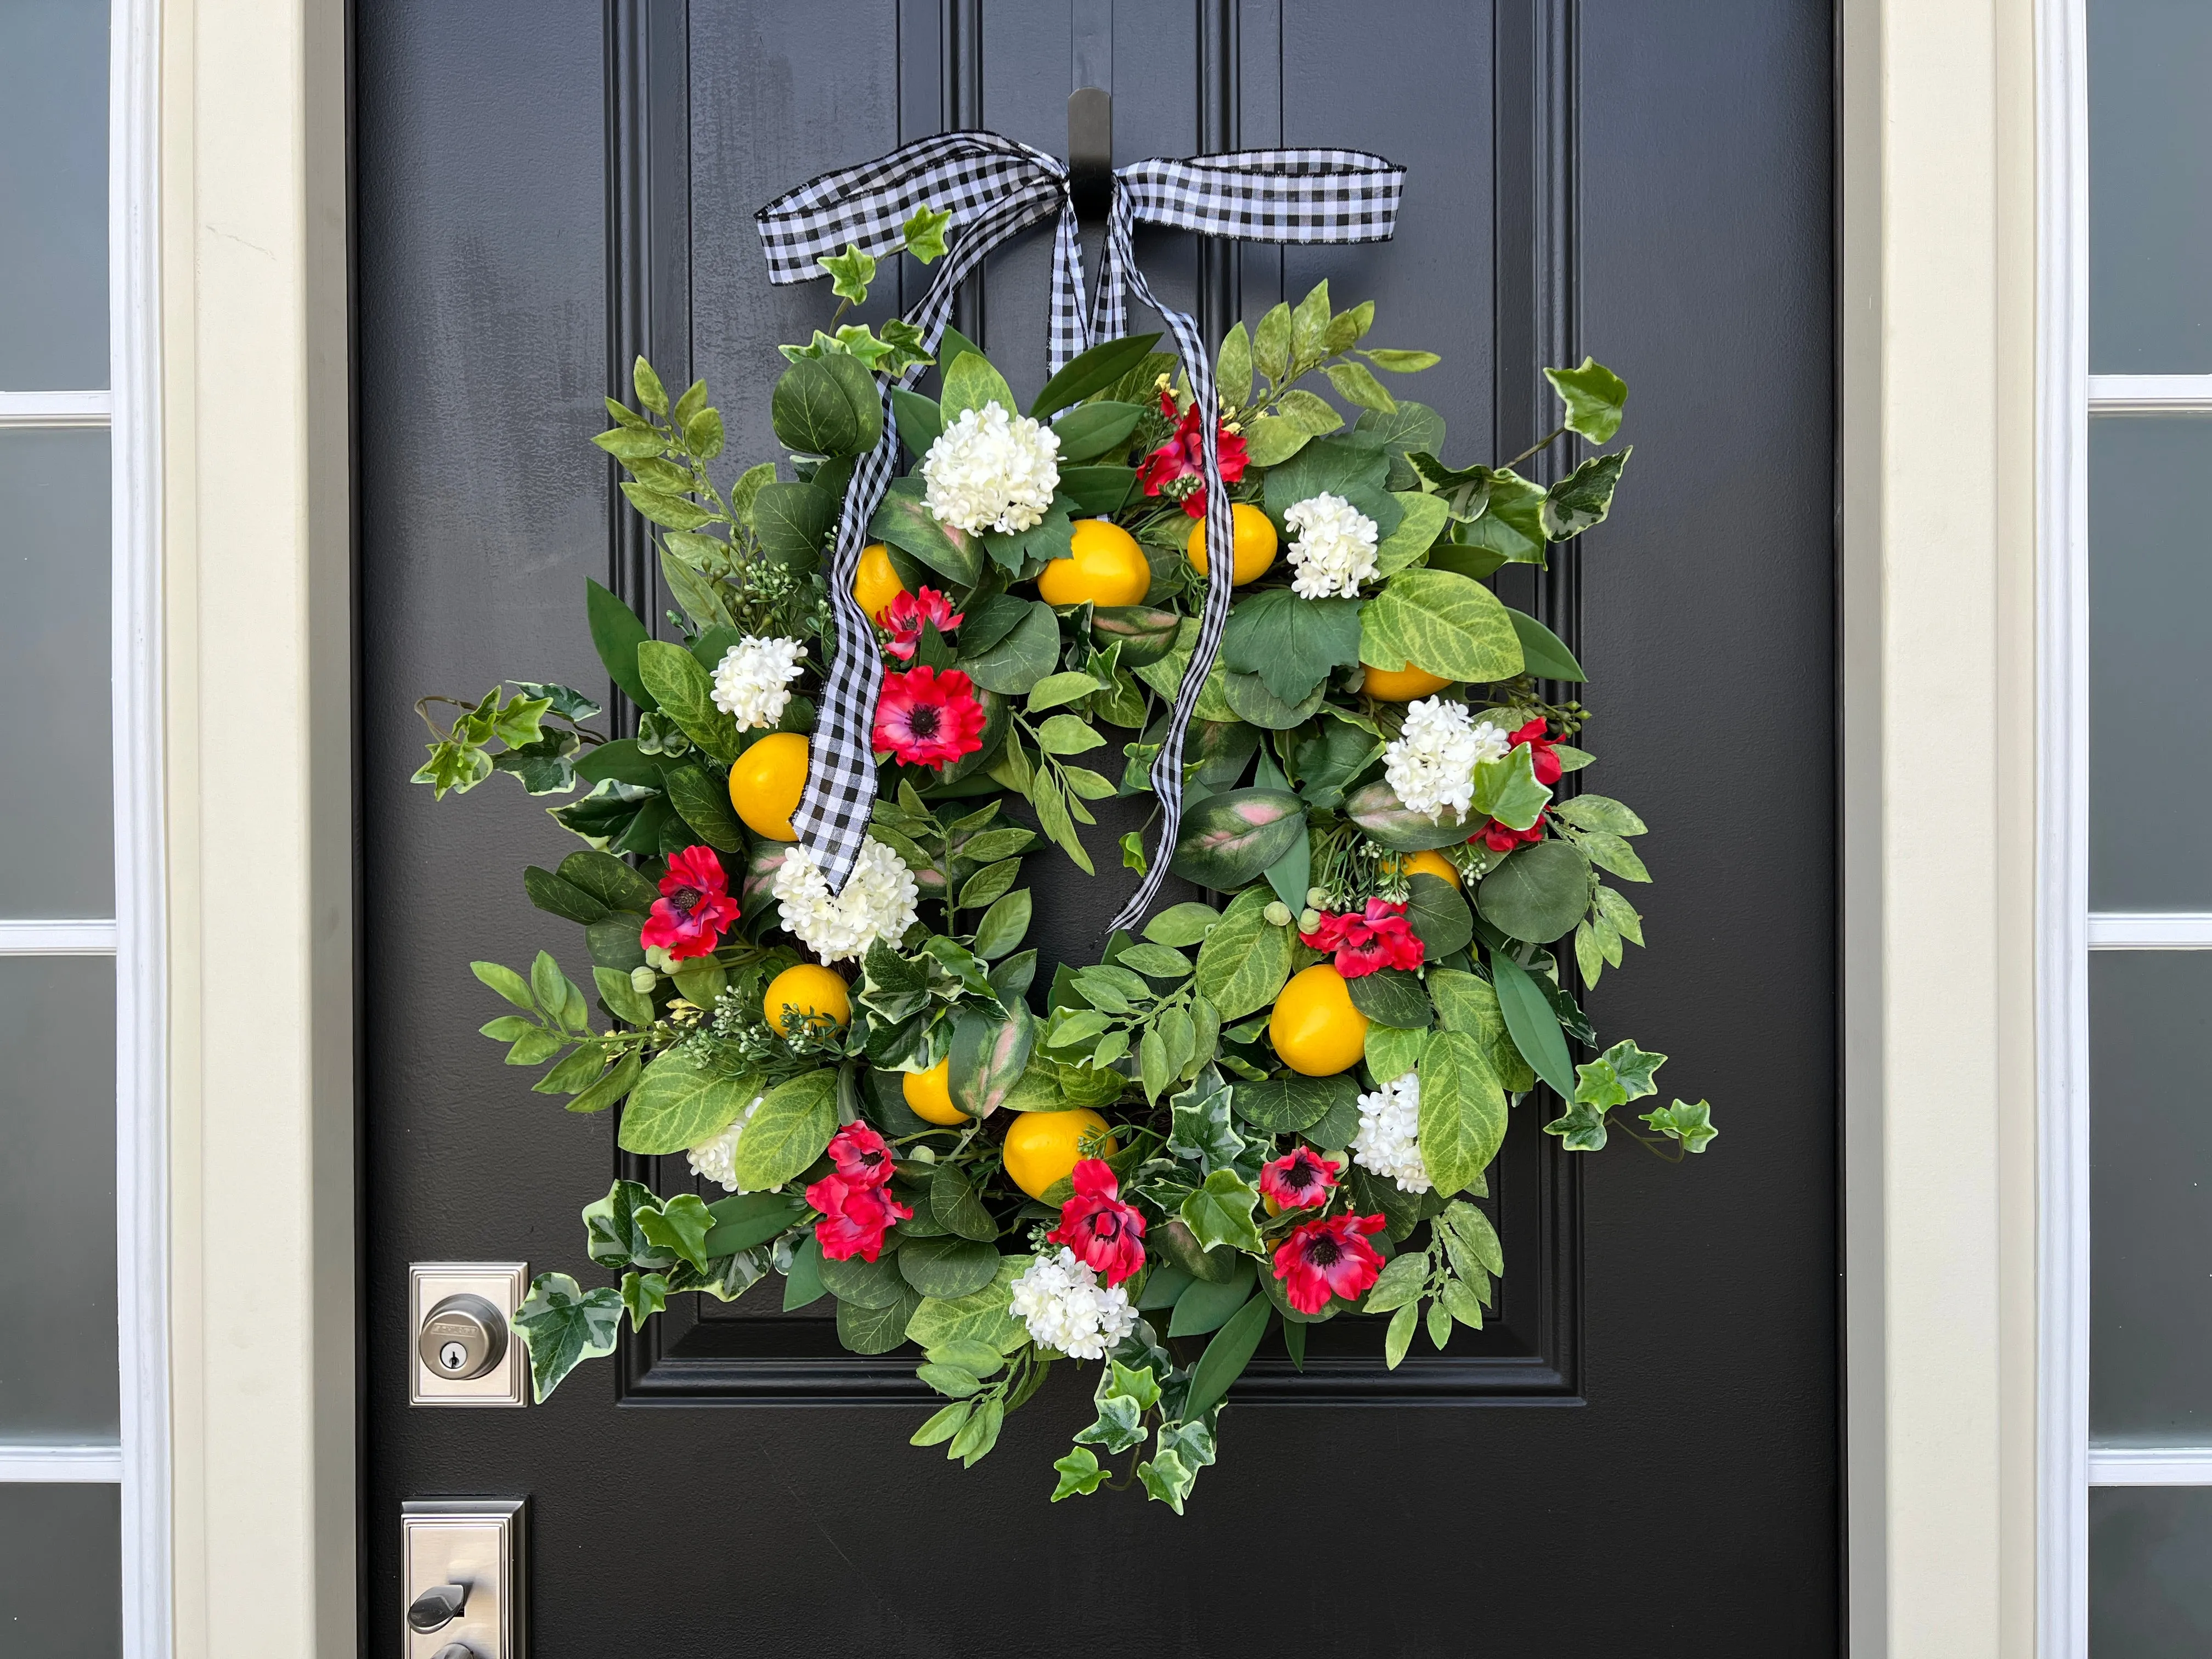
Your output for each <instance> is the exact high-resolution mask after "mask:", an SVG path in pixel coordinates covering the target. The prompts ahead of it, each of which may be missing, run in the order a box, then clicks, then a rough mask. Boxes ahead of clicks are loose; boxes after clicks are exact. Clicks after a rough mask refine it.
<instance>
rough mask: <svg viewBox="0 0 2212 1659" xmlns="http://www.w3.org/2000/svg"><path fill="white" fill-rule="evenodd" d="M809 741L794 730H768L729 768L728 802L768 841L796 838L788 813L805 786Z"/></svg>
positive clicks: (753, 829) (758, 834) (791, 810)
mask: <svg viewBox="0 0 2212 1659" xmlns="http://www.w3.org/2000/svg"><path fill="white" fill-rule="evenodd" d="M811 750H812V745H811V744H809V743H808V742H807V740H806V738H805V737H804V736H803V735H802V734H801V733H799V732H769V734H768V735H767V736H766V737H764V738H762V739H761V740H760V741H759V742H758V743H757V744H754V745H753V746H752V747H751V748H750V749H748V750H745V752H744V754H742V755H740V756H738V763H737V764H736V765H735V766H732V768H731V769H730V805H732V806H734V807H736V808H737V809H738V817H741V818H743V819H744V821H745V828H747V829H750V830H751V831H752V832H753V834H755V835H757V836H767V837H768V838H769V840H770V841H797V840H798V839H799V831H798V830H796V829H793V828H792V827H791V815H792V814H793V812H796V811H798V810H799V795H800V793H802V792H803V791H804V790H805V787H806V763H807V759H808V757H809V755H810V753H811Z"/></svg>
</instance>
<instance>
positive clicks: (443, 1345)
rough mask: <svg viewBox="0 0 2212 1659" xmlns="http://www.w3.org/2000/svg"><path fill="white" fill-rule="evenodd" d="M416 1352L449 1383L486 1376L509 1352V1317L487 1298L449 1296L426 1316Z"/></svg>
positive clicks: (471, 1295) (427, 1365)
mask: <svg viewBox="0 0 2212 1659" xmlns="http://www.w3.org/2000/svg"><path fill="white" fill-rule="evenodd" d="M415 1352H416V1355H417V1356H418V1357H419V1358H421V1359H422V1364H423V1365H424V1366H425V1367H427V1368H428V1370H430V1371H431V1372H432V1373H433V1374H434V1375H435V1376H442V1377H444V1378H446V1379H447V1381H449V1382H466V1381H468V1380H469V1379H470V1378H471V1377H477V1376H483V1374H484V1373H485V1372H486V1371H488V1370H490V1369H491V1368H492V1367H493V1366H495V1365H496V1364H499V1362H500V1358H501V1356H502V1355H503V1354H505V1353H506V1352H507V1316H505V1315H504V1314H502V1313H501V1312H500V1310H498V1309H497V1308H495V1307H494V1306H493V1305H492V1304H490V1303H489V1302H488V1301H486V1300H485V1299H484V1298H483V1297H480V1296H477V1295H473V1294H471V1293H470V1292H468V1291H462V1292H461V1293H459V1295H455V1296H449V1297H447V1298H446V1299H445V1300H444V1301H442V1302H441V1303H439V1304H437V1305H436V1306H435V1307H434V1308H432V1309H431V1310H430V1311H429V1312H428V1314H426V1315H425V1316H423V1319H422V1331H421V1332H420V1333H419V1334H418V1335H417V1336H416V1343H415Z"/></svg>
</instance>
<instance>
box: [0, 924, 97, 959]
mask: <svg viewBox="0 0 2212 1659" xmlns="http://www.w3.org/2000/svg"><path fill="white" fill-rule="evenodd" d="M114 954H115V924H114V923H113V922H112V921H0V957H112V956H113V955H114Z"/></svg>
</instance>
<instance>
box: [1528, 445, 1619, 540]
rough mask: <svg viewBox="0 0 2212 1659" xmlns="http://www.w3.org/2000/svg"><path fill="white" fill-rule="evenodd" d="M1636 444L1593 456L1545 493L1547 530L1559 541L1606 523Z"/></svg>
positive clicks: (1547, 532)
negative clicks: (1616, 490) (1623, 472)
mask: <svg viewBox="0 0 2212 1659" xmlns="http://www.w3.org/2000/svg"><path fill="white" fill-rule="evenodd" d="M1633 453H1635V446H1634V445H1631V446H1630V447H1628V448H1626V449H1624V450H1621V451H1620V452H1619V453H1615V454H1612V455H1593V456H1591V457H1590V458H1589V459H1588V460H1586V461H1584V462H1583V464H1582V465H1580V466H1578V467H1577V468H1576V469H1575V470H1574V471H1571V472H1570V473H1569V474H1567V476H1566V477H1564V478H1562V479H1560V480H1559V483H1555V484H1553V486H1552V487H1551V489H1548V490H1547V491H1545V492H1544V508H1543V523H1544V533H1545V534H1546V535H1547V536H1548V537H1550V538H1552V539H1553V541H1555V542H1564V541H1570V540H1571V539H1572V538H1575V537H1577V536H1579V535H1581V534H1582V533H1583V531H1585V530H1588V529H1589V528H1590V527H1591V526H1594V525H1600V524H1603V523H1604V522H1605V518H1606V514H1607V513H1610V512H1612V511H1613V490H1614V489H1616V488H1617V487H1618V486H1619V485H1620V472H1621V469H1622V468H1623V467H1625V466H1626V465H1628V458H1629V457H1630V456H1631V455H1632V454H1633Z"/></svg>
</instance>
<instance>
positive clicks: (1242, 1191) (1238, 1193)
mask: <svg viewBox="0 0 2212 1659" xmlns="http://www.w3.org/2000/svg"><path fill="white" fill-rule="evenodd" d="M1259 1198H1260V1194H1259V1193H1258V1192H1257V1191H1256V1190H1255V1189H1254V1188H1251V1187H1250V1186H1248V1185H1247V1184H1246V1183H1245V1182H1244V1180H1243V1177H1242V1176H1239V1175H1237V1172H1236V1171H1235V1170H1214V1171H1213V1173H1212V1174H1211V1175H1209V1176H1206V1184H1205V1185H1204V1186H1202V1187H1200V1188H1199V1189H1198V1190H1197V1191H1196V1192H1194V1193H1193V1194H1191V1195H1190V1196H1189V1197H1188V1198H1186V1199H1185V1200H1183V1201H1182V1211H1181V1214H1182V1218H1183V1220H1184V1222H1185V1223H1186V1224H1188V1226H1189V1228H1190V1230H1191V1231H1192V1233H1193V1234H1194V1235H1195V1236H1196V1237H1197V1239H1198V1242H1199V1243H1200V1246H1201V1247H1202V1248H1204V1249H1212V1248H1213V1247H1214V1246H1215V1245H1217V1244H1227V1245H1230V1246H1231V1247H1232V1248H1234V1249H1240V1250H1245V1251H1249V1253H1251V1254H1252V1255H1258V1254H1259V1253H1260V1234H1259V1230H1258V1229H1257V1228H1255V1227H1254V1226H1253V1225H1252V1206H1253V1205H1254V1204H1255V1203H1257V1202H1258V1201H1259Z"/></svg>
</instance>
